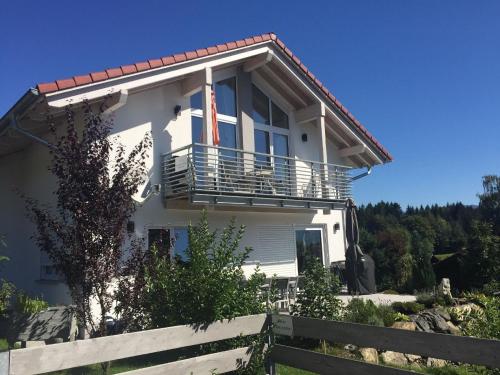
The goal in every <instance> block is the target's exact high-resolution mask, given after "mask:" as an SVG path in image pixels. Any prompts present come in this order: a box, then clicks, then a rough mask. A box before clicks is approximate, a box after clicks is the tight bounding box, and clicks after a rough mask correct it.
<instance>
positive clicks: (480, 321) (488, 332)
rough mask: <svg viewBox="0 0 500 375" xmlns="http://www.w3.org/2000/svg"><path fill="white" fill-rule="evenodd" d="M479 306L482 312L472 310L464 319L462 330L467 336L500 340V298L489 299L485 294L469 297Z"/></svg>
mask: <svg viewBox="0 0 500 375" xmlns="http://www.w3.org/2000/svg"><path fill="white" fill-rule="evenodd" d="M468 298H469V299H470V300H471V301H472V302H474V303H476V304H478V305H479V306H480V307H481V308H482V311H480V310H476V309H471V310H470V312H469V313H468V314H467V316H465V317H464V322H463V323H462V328H463V331H464V333H465V335H467V336H474V337H480V338H485V339H496V340H499V339H500V297H489V296H485V295H484V294H475V295H468Z"/></svg>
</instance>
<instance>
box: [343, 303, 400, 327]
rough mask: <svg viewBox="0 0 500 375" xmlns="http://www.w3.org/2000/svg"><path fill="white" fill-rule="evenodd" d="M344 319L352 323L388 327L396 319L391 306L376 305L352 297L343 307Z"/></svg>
mask: <svg viewBox="0 0 500 375" xmlns="http://www.w3.org/2000/svg"><path fill="white" fill-rule="evenodd" d="M344 320H346V321H349V322H352V323H361V324H369V325H375V326H380V327H383V326H386V327H390V326H392V325H393V324H394V322H395V321H396V314H395V312H394V310H393V309H392V307H391V306H387V305H381V306H377V305H375V304H374V303H373V302H372V301H370V300H366V301H364V300H363V299H361V298H353V299H352V300H351V301H349V303H348V304H347V306H346V307H345V309H344Z"/></svg>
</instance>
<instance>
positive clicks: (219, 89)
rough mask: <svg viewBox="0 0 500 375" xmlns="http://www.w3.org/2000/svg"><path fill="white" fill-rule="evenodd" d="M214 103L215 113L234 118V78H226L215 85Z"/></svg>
mask: <svg viewBox="0 0 500 375" xmlns="http://www.w3.org/2000/svg"><path fill="white" fill-rule="evenodd" d="M215 103H216V105H217V113H220V114H222V115H227V116H233V117H236V78H235V77H232V78H228V79H225V80H223V81H219V82H216V83H215Z"/></svg>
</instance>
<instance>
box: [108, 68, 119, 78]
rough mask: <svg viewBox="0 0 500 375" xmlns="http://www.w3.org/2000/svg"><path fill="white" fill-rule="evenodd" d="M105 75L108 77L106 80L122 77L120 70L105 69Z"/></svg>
mask: <svg viewBox="0 0 500 375" xmlns="http://www.w3.org/2000/svg"><path fill="white" fill-rule="evenodd" d="M106 74H107V75H108V78H115V77H120V76H122V75H123V72H122V70H121V69H120V68H111V69H106Z"/></svg>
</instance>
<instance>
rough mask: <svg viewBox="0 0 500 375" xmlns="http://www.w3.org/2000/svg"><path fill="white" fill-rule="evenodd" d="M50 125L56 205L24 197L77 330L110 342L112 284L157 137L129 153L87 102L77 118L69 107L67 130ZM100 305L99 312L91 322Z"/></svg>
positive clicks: (148, 138)
mask: <svg viewBox="0 0 500 375" xmlns="http://www.w3.org/2000/svg"><path fill="white" fill-rule="evenodd" d="M77 115H78V116H81V120H82V121H77V120H76V116H77ZM79 119H80V117H79ZM48 123H49V125H50V132H51V135H52V137H53V139H54V140H55V141H54V144H53V146H54V147H53V148H52V149H51V150H50V153H51V157H52V162H51V164H50V166H49V171H50V172H51V173H52V175H53V176H54V177H55V179H56V182H57V188H56V190H55V191H54V194H55V197H56V203H55V205H54V206H47V205H41V204H40V203H39V202H38V201H35V200H34V199H32V198H26V203H27V209H28V212H29V215H30V217H31V219H32V220H33V222H34V223H35V225H36V228H37V231H36V234H35V236H34V238H35V240H36V242H37V244H38V246H39V248H40V249H41V251H44V252H45V253H47V254H48V257H49V258H50V260H51V261H52V263H53V265H54V266H55V268H56V270H57V271H58V273H59V274H60V275H61V276H62V277H63V278H64V280H65V282H66V284H67V286H68V288H69V291H70V293H71V297H72V299H73V303H74V304H75V306H76V313H77V317H78V319H79V324H80V325H81V326H82V325H84V326H85V327H87V328H90V332H91V334H92V335H93V336H104V335H106V333H107V332H106V316H107V315H109V313H110V311H111V309H112V307H113V299H114V295H113V294H114V292H113V284H114V283H115V282H116V280H117V278H118V277H119V276H120V270H121V268H122V266H123V260H124V258H125V256H124V255H125V250H126V245H125V244H126V243H127V242H128V241H127V240H128V238H127V237H128V235H127V230H126V225H127V222H128V221H129V219H130V217H131V216H132V214H133V213H134V211H135V209H136V203H135V201H134V199H133V198H132V196H133V195H134V194H135V193H136V192H137V191H138V189H139V188H140V187H141V185H142V184H143V183H144V182H145V178H146V175H147V165H146V159H147V156H148V155H147V154H148V150H149V149H150V148H151V144H152V141H151V136H150V134H149V133H146V134H145V136H144V138H143V139H142V140H140V141H139V143H138V144H137V145H136V146H135V147H134V148H133V149H132V150H131V151H130V152H127V151H126V149H125V147H124V146H123V145H122V144H121V143H119V140H118V139H115V138H114V137H112V136H111V130H112V126H113V117H112V116H108V115H105V114H104V113H103V107H102V106H101V107H96V106H95V105H91V104H89V103H84V105H83V107H82V108H81V109H80V110H79V112H76V110H75V109H74V108H72V107H67V108H66V116H65V121H64V126H57V127H56V126H55V124H54V123H53V121H52V119H50V118H49V120H48ZM80 123H81V124H80ZM77 124H80V125H77ZM131 243H132V244H134V243H136V244H137V242H134V241H131ZM95 302H96V303H97V305H98V307H99V313H98V314H94V316H93V314H92V313H91V305H92V303H95Z"/></svg>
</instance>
